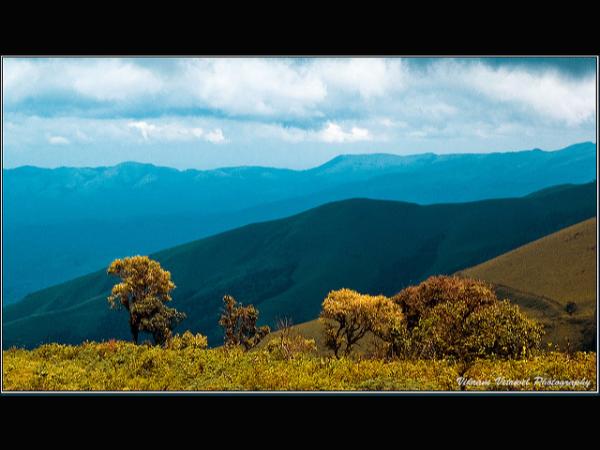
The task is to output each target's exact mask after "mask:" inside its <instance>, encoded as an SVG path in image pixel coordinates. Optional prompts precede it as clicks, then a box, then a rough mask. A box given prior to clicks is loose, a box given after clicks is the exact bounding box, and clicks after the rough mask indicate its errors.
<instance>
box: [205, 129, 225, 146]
mask: <svg viewBox="0 0 600 450" xmlns="http://www.w3.org/2000/svg"><path fill="white" fill-rule="evenodd" d="M206 140H207V141H208V142H212V143H213V144H220V143H222V142H225V136H223V131H222V130H221V129H220V128H216V129H215V130H213V131H209V132H208V133H206Z"/></svg>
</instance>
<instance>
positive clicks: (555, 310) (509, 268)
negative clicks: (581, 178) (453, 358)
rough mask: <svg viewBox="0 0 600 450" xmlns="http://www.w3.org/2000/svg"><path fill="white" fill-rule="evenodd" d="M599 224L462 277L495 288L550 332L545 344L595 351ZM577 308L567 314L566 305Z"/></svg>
mask: <svg viewBox="0 0 600 450" xmlns="http://www.w3.org/2000/svg"><path fill="white" fill-rule="evenodd" d="M596 245H597V243H596V219H595V218H592V219H589V220H586V221H583V222H581V223H578V224H576V225H573V226H570V227H567V228H565V229H563V230H560V231H558V232H556V233H553V234H551V235H549V236H545V237H543V238H541V239H538V240H536V241H534V242H531V243H529V244H526V245H524V246H522V247H519V248H517V249H515V250H512V251H510V252H508V253H505V254H503V255H500V256H498V257H497V258H494V259H491V260H489V261H486V262H484V263H482V264H479V265H477V266H474V267H472V268H469V269H466V270H463V271H461V272H460V274H462V275H464V276H467V277H471V278H478V279H481V280H485V281H488V282H490V283H492V284H494V285H495V289H496V292H497V294H498V296H499V297H502V298H509V299H510V300H511V301H513V302H514V303H516V304H518V305H519V306H520V307H521V308H522V309H523V310H524V311H525V312H526V313H527V314H528V315H529V316H531V317H533V318H535V319H537V320H539V321H540V322H542V323H543V324H544V325H545V327H546V334H547V336H546V341H548V342H553V343H556V344H558V345H559V346H561V347H562V348H566V347H567V345H569V346H572V347H573V348H577V349H592V348H594V342H595V341H594V339H593V336H594V335H595V312H596V253H597V248H596ZM569 302H574V303H575V304H576V310H575V312H573V313H571V314H569V313H568V312H567V310H566V306H567V303H569Z"/></svg>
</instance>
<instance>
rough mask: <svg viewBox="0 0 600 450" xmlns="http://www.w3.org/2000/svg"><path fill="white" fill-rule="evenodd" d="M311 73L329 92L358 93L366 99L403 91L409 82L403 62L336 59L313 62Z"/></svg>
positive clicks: (376, 59)
mask: <svg viewBox="0 0 600 450" xmlns="http://www.w3.org/2000/svg"><path fill="white" fill-rule="evenodd" d="M311 70H314V71H315V73H316V74H318V76H319V78H321V79H322V80H323V81H324V83H325V84H326V85H327V86H328V88H329V89H330V90H334V89H339V90H341V91H345V92H347V93H351V94H354V93H357V94H359V95H360V96H361V97H363V98H364V99H370V98H372V97H381V96H383V95H385V94H387V93H389V92H390V91H394V90H400V89H402V88H403V87H404V84H405V83H406V81H407V75H408V73H407V72H406V69H405V68H404V65H403V63H402V60H401V59H387V60H386V59H380V58H379V59H378V58H351V59H347V58H337V59H323V60H321V59H317V60H314V62H313V64H312V67H311Z"/></svg>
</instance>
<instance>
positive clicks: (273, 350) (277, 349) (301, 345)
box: [266, 319, 317, 360]
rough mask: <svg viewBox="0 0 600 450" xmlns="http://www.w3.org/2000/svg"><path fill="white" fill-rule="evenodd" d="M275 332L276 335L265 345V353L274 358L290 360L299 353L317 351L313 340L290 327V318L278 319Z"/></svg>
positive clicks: (313, 352) (314, 352) (304, 353)
mask: <svg viewBox="0 0 600 450" xmlns="http://www.w3.org/2000/svg"><path fill="white" fill-rule="evenodd" d="M277 333H278V335H277V337H274V338H273V339H271V340H270V341H269V342H268V343H267V345H266V351H267V353H269V354H270V355H271V356H273V357H274V358H277V359H285V360H290V359H294V358H295V357H297V356H299V355H306V354H316V353H317V344H316V342H315V340H314V339H306V338H304V337H303V336H301V335H300V334H299V333H298V332H297V331H295V330H294V329H293V328H292V326H291V321H290V320H288V319H281V320H279V321H278V323H277Z"/></svg>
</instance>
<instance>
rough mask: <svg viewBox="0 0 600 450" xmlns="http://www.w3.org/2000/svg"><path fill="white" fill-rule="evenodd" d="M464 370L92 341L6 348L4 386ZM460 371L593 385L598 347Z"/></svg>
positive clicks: (436, 382)
mask: <svg viewBox="0 0 600 450" xmlns="http://www.w3.org/2000/svg"><path fill="white" fill-rule="evenodd" d="M190 334H191V333H190ZM182 338H183V336H182ZM459 369H460V367H459V365H458V364H453V363H451V362H450V361H448V360H396V361H391V362H385V361H381V360H360V361H354V360H352V359H349V358H344V357H342V358H340V359H335V358H323V357H321V356H318V355H313V354H310V353H309V354H303V355H302V356H301V357H297V358H292V359H289V360H288V359H284V358H281V357H280V356H279V355H277V354H270V353H269V352H267V351H251V352H245V351H243V349H242V348H241V347H232V348H229V349H225V348H216V349H202V348H194V347H193V346H192V347H186V348H185V349H184V350H174V349H170V348H162V347H156V346H149V347H147V346H140V345H134V344H132V343H130V342H122V341H115V342H112V343H111V342H106V343H93V342H88V343H85V344H82V345H78V346H70V345H59V344H50V345H45V346H43V347H39V348H37V349H34V350H22V349H11V350H7V351H4V352H3V365H2V371H3V377H2V383H3V386H2V387H3V389H4V390H7V391H22V390H28V391H29V390H33V391H38V390H39V391H47V390H88V391H112V390H116V391H130V390H154V391H162V390H195V391H220V390H275V391H278V390H299V391H301V390H324V391H330V390H336V391H339V390H458V389H460V386H459V385H458V383H457V379H458V377H459V376H460V375H459V374H460V371H459ZM463 376H464V377H468V378H471V379H479V380H481V379H490V380H492V381H494V380H495V379H496V378H500V377H504V378H506V379H516V380H518V379H523V378H530V379H531V380H532V384H530V385H529V386H515V387H512V388H510V387H505V386H504V387H502V386H500V387H498V386H493V385H492V386H483V387H467V390H468V389H492V390H498V389H518V390H573V389H576V390H589V391H594V390H595V389H596V354H595V353H576V354H574V355H573V356H568V355H565V354H561V353H548V354H543V355H540V356H535V357H531V358H527V359H522V360H495V359H486V360H477V361H475V363H474V364H473V365H472V366H471V368H470V369H469V371H468V372H467V373H466V374H464V375H463ZM534 377H540V378H543V379H545V380H551V381H552V380H557V381H558V382H561V381H566V382H568V381H569V380H571V381H577V380H584V381H585V380H587V381H589V385H579V386H569V385H568V384H562V385H561V384H538V385H534V384H533V383H534V382H535V379H534Z"/></svg>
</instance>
